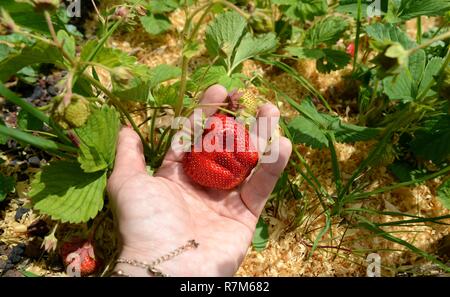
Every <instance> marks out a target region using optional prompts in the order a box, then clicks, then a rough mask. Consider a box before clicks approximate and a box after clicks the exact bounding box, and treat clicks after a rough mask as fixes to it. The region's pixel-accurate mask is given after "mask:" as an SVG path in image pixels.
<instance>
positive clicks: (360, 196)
mask: <svg viewBox="0 0 450 297" xmlns="http://www.w3.org/2000/svg"><path fill="white" fill-rule="evenodd" d="M447 172H450V166H447V167H445V168H444V169H441V170H440V171H438V172H435V173H433V174H429V175H426V176H423V177H420V178H418V179H414V180H410V181H407V182H402V183H398V184H395V185H392V186H387V187H383V188H378V189H376V190H373V191H370V192H366V193H360V194H355V195H353V196H352V198H354V199H363V198H367V197H369V196H373V195H376V194H381V193H384V192H388V191H392V190H395V189H398V188H403V187H407V186H410V185H414V184H417V183H421V182H424V181H427V180H430V179H433V178H436V177H439V176H441V175H444V174H446V173H447Z"/></svg>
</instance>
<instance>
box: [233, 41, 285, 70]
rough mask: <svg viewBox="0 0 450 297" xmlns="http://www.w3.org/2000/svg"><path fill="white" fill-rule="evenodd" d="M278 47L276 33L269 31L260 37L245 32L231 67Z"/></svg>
mask: <svg viewBox="0 0 450 297" xmlns="http://www.w3.org/2000/svg"><path fill="white" fill-rule="evenodd" d="M276 47H277V39H276V36H275V34H274V33H267V34H263V35H260V36H258V37H253V36H251V34H250V33H247V34H245V36H244V37H243V38H242V41H241V42H240V43H239V46H238V48H237V49H236V54H235V55H234V58H233V64H232V67H231V69H235V68H236V67H237V66H238V65H239V64H240V63H242V62H244V61H245V60H247V59H250V58H253V57H255V56H257V55H261V54H265V53H268V52H270V51H272V50H274V49H275V48H276Z"/></svg>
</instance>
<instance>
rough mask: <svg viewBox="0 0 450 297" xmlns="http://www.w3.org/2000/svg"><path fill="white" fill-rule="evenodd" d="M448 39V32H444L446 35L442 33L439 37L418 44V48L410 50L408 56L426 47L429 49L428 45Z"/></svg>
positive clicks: (449, 34) (449, 36)
mask: <svg viewBox="0 0 450 297" xmlns="http://www.w3.org/2000/svg"><path fill="white" fill-rule="evenodd" d="M448 38H450V31H448V32H446V33H444V34H442V35H439V36H437V37H435V38H432V39H430V40H428V41H426V42H424V43H422V44H420V45H419V46H417V47H415V48H412V49H410V50H409V51H408V55H409V56H411V55H412V54H414V53H415V52H417V51H418V50H421V49H424V48H426V47H429V46H430V45H432V44H433V43H435V42H436V41H441V40H445V39H448Z"/></svg>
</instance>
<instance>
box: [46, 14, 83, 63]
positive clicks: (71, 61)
mask: <svg viewBox="0 0 450 297" xmlns="http://www.w3.org/2000/svg"><path fill="white" fill-rule="evenodd" d="M44 16H45V20H46V21H47V26H48V30H49V31H50V35H51V36H52V38H53V42H54V43H55V46H56V47H57V48H58V49H59V50H60V51H61V53H62V55H63V56H64V58H66V59H67V61H69V63H70V65H72V66H75V65H76V63H75V61H74V60H73V59H72V57H71V56H70V55H69V54H68V53H67V52H66V51H65V50H64V47H63V45H62V44H61V43H60V42H59V40H58V37H57V36H56V32H55V27H53V22H52V17H51V16H50V13H49V12H48V11H47V10H45V11H44Z"/></svg>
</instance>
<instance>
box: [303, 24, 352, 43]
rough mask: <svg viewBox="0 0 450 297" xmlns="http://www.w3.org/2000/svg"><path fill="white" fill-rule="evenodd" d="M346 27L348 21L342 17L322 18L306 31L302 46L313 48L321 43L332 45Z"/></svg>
mask: <svg viewBox="0 0 450 297" xmlns="http://www.w3.org/2000/svg"><path fill="white" fill-rule="evenodd" d="M347 27H348V23H347V21H345V19H343V18H342V17H338V16H332V17H327V18H324V19H322V20H320V21H318V22H316V23H315V24H314V25H313V26H312V27H311V28H310V29H309V30H308V31H306V36H305V41H304V46H305V47H309V48H314V47H317V46H319V45H321V44H325V45H329V46H330V45H334V44H336V42H337V41H338V40H339V38H341V36H342V34H343V33H344V32H345V30H347Z"/></svg>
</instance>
